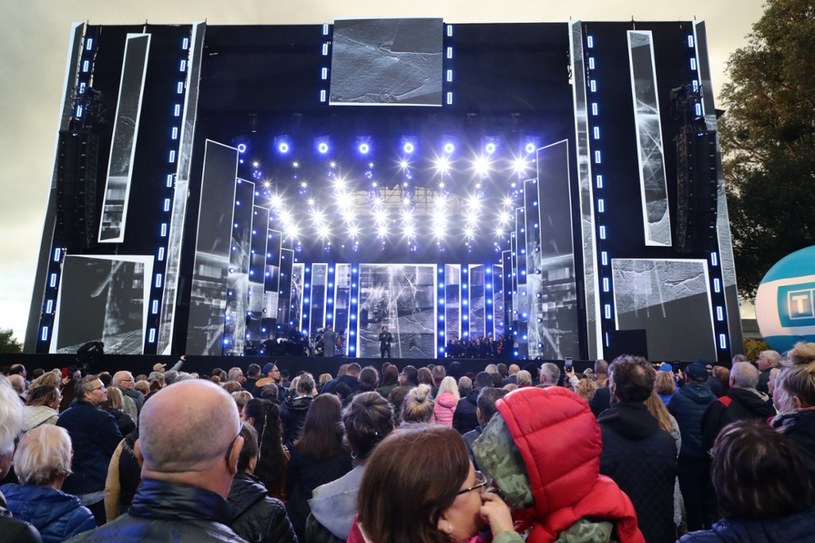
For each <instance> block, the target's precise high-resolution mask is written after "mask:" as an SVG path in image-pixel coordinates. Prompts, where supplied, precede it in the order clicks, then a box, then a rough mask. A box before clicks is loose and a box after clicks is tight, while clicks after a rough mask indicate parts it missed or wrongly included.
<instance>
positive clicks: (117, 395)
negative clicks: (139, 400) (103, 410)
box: [105, 387, 125, 409]
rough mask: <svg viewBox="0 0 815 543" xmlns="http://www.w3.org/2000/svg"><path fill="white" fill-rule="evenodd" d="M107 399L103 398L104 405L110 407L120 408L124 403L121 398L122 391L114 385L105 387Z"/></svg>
mask: <svg viewBox="0 0 815 543" xmlns="http://www.w3.org/2000/svg"><path fill="white" fill-rule="evenodd" d="M107 391H108V399H107V400H105V406H107V407H110V408H111V409H121V408H122V407H124V405H125V401H124V398H122V391H121V390H119V389H118V388H116V387H110V388H109V389H107Z"/></svg>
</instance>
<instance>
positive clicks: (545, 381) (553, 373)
mask: <svg viewBox="0 0 815 543" xmlns="http://www.w3.org/2000/svg"><path fill="white" fill-rule="evenodd" d="M558 381H560V368H559V367H557V364H553V363H552V362H544V363H543V364H541V369H540V384H542V385H556V384H557V383H558Z"/></svg>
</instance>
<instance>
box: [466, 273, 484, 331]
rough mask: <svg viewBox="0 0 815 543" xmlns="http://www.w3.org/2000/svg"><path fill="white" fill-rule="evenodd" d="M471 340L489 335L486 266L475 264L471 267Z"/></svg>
mask: <svg viewBox="0 0 815 543" xmlns="http://www.w3.org/2000/svg"><path fill="white" fill-rule="evenodd" d="M469 277H470V288H469V290H468V292H469V293H470V303H469V308H470V339H473V340H474V339H476V338H482V337H484V336H486V335H487V319H486V312H485V310H486V305H487V300H486V288H485V285H484V266H483V265H481V264H475V265H471V266H470V272H469Z"/></svg>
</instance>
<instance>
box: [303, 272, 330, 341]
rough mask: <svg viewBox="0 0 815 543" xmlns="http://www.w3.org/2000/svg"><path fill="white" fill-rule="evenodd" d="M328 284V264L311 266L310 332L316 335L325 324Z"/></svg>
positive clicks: (309, 290)
mask: <svg viewBox="0 0 815 543" xmlns="http://www.w3.org/2000/svg"><path fill="white" fill-rule="evenodd" d="M327 284H328V264H313V265H312V266H311V288H310V289H308V292H310V295H309V301H308V303H309V306H308V307H309V313H308V314H309V318H308V320H309V328H308V330H309V333H310V334H312V335H314V334H316V333H317V331H318V330H320V329H321V328H322V327H323V326H325V309H326V303H325V302H326V286H327Z"/></svg>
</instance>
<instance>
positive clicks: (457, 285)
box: [444, 264, 461, 341]
mask: <svg viewBox="0 0 815 543" xmlns="http://www.w3.org/2000/svg"><path fill="white" fill-rule="evenodd" d="M444 337H445V338H446V339H447V341H451V340H453V339H461V265H460V264H445V266H444Z"/></svg>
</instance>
